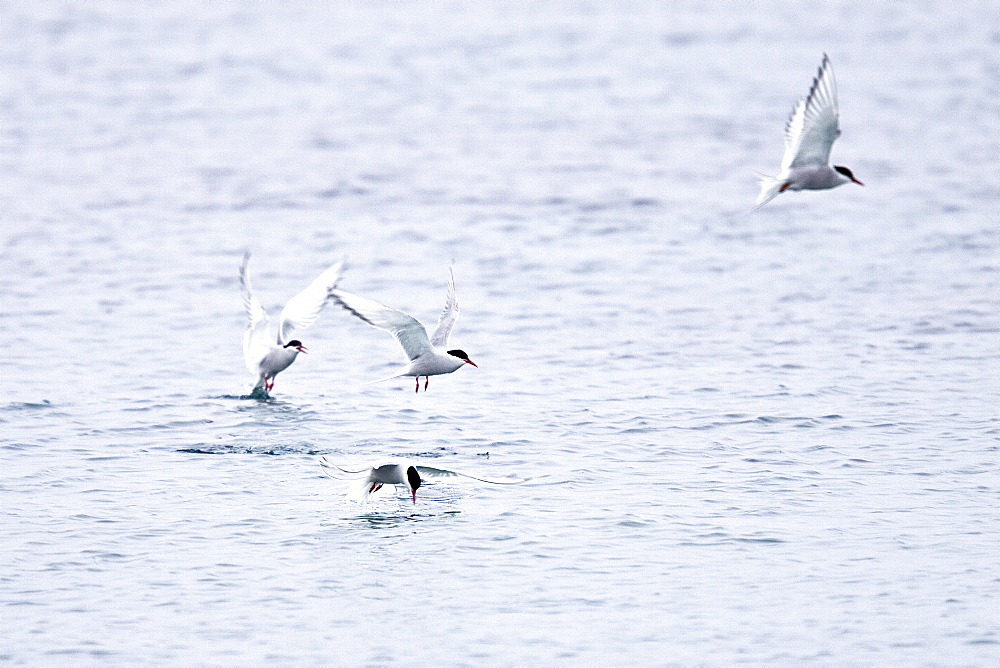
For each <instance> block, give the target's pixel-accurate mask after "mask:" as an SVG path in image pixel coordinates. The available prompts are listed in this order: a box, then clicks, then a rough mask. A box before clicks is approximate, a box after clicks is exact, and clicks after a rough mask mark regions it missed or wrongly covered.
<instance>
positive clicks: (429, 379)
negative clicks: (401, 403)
mask: <svg viewBox="0 0 1000 668" xmlns="http://www.w3.org/2000/svg"><path fill="white" fill-rule="evenodd" d="M430 384H431V377H430V376H424V392H426V391H427V386H428V385H430Z"/></svg>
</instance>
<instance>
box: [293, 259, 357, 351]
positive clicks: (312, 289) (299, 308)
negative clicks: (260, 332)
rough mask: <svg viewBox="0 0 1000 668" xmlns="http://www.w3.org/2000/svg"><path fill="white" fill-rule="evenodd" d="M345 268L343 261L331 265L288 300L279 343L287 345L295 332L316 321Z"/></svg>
mask: <svg viewBox="0 0 1000 668" xmlns="http://www.w3.org/2000/svg"><path fill="white" fill-rule="evenodd" d="M343 268H344V263H343V261H341V262H337V263H335V264H333V265H331V266H330V268H329V269H327V270H326V271H324V272H323V273H322V274H320V275H319V276H318V277H316V279H315V280H313V282H312V283H310V284H309V287H307V288H306V289H305V290H303V291H302V292H300V293H299V294H297V295H295V296H294V297H292V298H291V299H289V300H288V303H287V304H285V308H283V309H282V310H281V319H280V320H279V321H278V322H279V323H280V324H279V326H278V345H280V346H283V345H285V344H286V343H288V342H289V341H291V340H292V333H293V332H295V331H296V330H299V329H305V328H306V327H308V326H309V325H311V324H313V323H314V322H316V318H317V317H319V313H320V311H322V310H323V307H324V306H326V302H327V300H328V299H329V293H330V291H331V290H333V289H334V288H336V287H337V283H338V282H339V281H340V272H341V270H342V269H343Z"/></svg>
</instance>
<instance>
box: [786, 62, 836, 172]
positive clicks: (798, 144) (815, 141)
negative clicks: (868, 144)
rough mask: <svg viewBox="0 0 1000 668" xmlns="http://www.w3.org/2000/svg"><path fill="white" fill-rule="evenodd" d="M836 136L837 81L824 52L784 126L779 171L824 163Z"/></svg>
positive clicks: (828, 158) (827, 158) (828, 157)
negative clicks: (804, 95)
mask: <svg viewBox="0 0 1000 668" xmlns="http://www.w3.org/2000/svg"><path fill="white" fill-rule="evenodd" d="M839 136H840V123H839V114H838V111H837V82H836V81H835V80H834V78H833V69H832V68H831V66H830V59H829V57H827V55H826V54H825V53H824V54H823V63H822V64H821V65H820V66H819V73H818V74H817V75H816V78H815V79H813V83H812V87H811V88H810V89H809V94H808V95H807V96H806V97H805V98H803V99H802V100H800V101H799V103H798V104H796V105H795V108H794V109H793V110H792V114H791V116H789V118H788V123H787V124H786V125H785V155H784V157H783V158H782V160H781V174H784V173H786V171H787V170H789V169H792V168H794V167H800V166H802V165H825V164H827V163H828V162H829V161H830V149H831V148H832V147H833V142H834V141H835V140H836V139H837V137H839Z"/></svg>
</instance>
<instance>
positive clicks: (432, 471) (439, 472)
mask: <svg viewBox="0 0 1000 668" xmlns="http://www.w3.org/2000/svg"><path fill="white" fill-rule="evenodd" d="M416 469H417V472H418V473H419V474H420V475H421V476H427V477H428V478H456V477H462V478H472V479H473V480H478V481H479V482H488V483H491V484H493V485H517V484H519V483H522V482H524V481H523V480H517V479H514V480H496V479H490V478H479V477H477V476H474V475H469V474H468V473H459V472H458V471H449V470H448V469H438V468H434V467H432V466H417V467H416Z"/></svg>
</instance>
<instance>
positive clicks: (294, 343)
mask: <svg viewBox="0 0 1000 668" xmlns="http://www.w3.org/2000/svg"><path fill="white" fill-rule="evenodd" d="M285 347H286V348H295V349H296V350H298V351H299V352H300V353H307V352H309V351H308V350H306V347H305V346H304V345H302V342H301V341H299V340H298V339H292V340H291V341H289V342H288V343H286V344H285Z"/></svg>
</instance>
